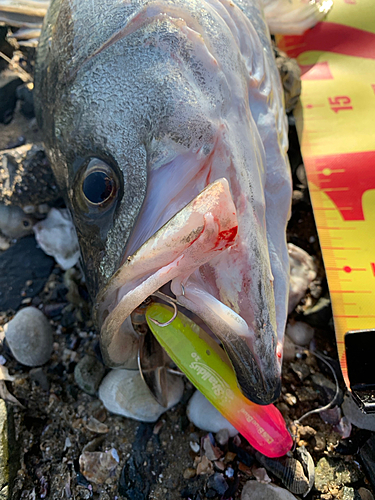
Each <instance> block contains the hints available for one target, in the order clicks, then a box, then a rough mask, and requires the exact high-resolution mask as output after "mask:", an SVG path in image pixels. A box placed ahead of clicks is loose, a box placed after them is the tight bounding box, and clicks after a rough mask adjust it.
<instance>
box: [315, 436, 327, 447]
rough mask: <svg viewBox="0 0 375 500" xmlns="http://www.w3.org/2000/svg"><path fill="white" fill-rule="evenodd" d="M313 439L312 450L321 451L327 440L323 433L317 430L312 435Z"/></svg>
mask: <svg viewBox="0 0 375 500" xmlns="http://www.w3.org/2000/svg"><path fill="white" fill-rule="evenodd" d="M314 440H315V446H314V451H317V452H322V451H324V450H325V449H326V446H327V441H326V438H325V436H324V435H323V434H321V433H320V432H317V433H316V434H315V436H314Z"/></svg>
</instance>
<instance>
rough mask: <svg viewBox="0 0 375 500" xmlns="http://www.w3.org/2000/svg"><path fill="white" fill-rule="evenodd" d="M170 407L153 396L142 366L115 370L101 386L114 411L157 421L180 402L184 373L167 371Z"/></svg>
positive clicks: (106, 404)
mask: <svg viewBox="0 0 375 500" xmlns="http://www.w3.org/2000/svg"><path fill="white" fill-rule="evenodd" d="M167 381H168V407H167V408H164V407H163V406H161V405H160V404H159V403H158V402H157V401H156V400H155V399H154V397H153V396H152V394H151V392H150V390H149V389H148V387H147V385H146V384H145V382H144V381H143V379H142V377H141V375H140V373H139V371H138V370H111V371H110V372H109V373H108V375H106V376H105V378H104V379H103V381H102V383H101V385H100V387H99V398H100V399H101V401H102V402H103V404H104V406H105V407H106V408H107V410H109V411H110V412H112V413H116V414H118V415H123V416H125V417H130V418H134V419H135V420H139V421H141V422H156V420H157V419H158V418H159V417H160V415H161V414H162V413H164V412H165V411H167V410H168V409H169V408H172V406H174V405H176V404H177V403H178V402H179V401H180V399H181V397H182V394H183V392H184V382H183V380H182V379H181V377H178V376H176V375H171V374H169V373H168V374H167Z"/></svg>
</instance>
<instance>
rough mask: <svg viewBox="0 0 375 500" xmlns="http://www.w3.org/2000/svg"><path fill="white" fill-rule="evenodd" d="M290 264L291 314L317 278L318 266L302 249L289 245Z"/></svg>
mask: <svg viewBox="0 0 375 500" xmlns="http://www.w3.org/2000/svg"><path fill="white" fill-rule="evenodd" d="M288 253H289V262H290V281H289V305H288V312H289V314H290V313H291V312H292V311H293V310H294V309H295V307H296V306H297V304H298V303H299V302H300V301H301V300H302V298H303V297H304V296H305V293H306V291H307V289H308V288H309V286H310V283H311V282H312V281H313V280H314V279H315V278H316V266H315V264H314V261H313V259H312V257H310V255H309V254H308V253H307V252H305V251H304V250H302V248H299V247H297V246H296V245H293V244H292V243H288Z"/></svg>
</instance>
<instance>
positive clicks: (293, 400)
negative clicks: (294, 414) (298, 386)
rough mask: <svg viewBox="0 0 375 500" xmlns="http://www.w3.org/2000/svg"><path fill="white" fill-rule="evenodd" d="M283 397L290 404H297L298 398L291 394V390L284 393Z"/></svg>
mask: <svg viewBox="0 0 375 500" xmlns="http://www.w3.org/2000/svg"><path fill="white" fill-rule="evenodd" d="M283 399H284V401H285V403H286V404H287V405H289V406H294V405H295V404H297V398H296V397H295V396H294V395H293V394H290V392H287V393H286V394H284V396H283Z"/></svg>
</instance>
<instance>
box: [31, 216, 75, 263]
mask: <svg viewBox="0 0 375 500" xmlns="http://www.w3.org/2000/svg"><path fill="white" fill-rule="evenodd" d="M33 229H34V232H35V238H36V240H37V242H38V243H39V245H40V247H41V248H42V250H43V251H44V252H45V253H46V254H47V255H51V256H52V257H54V259H55V260H56V262H57V263H58V264H60V266H61V267H62V268H63V269H65V270H66V269H69V268H71V267H73V266H74V265H75V264H77V262H78V259H79V256H80V252H79V246H78V239H77V234H76V230H75V228H74V224H73V222H72V220H71V218H70V215H69V211H68V210H67V209H65V208H60V209H57V208H51V210H50V212H49V214H48V216H47V218H46V219H44V220H42V221H40V222H38V223H37V224H35V226H34V227H33Z"/></svg>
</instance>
